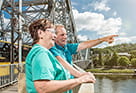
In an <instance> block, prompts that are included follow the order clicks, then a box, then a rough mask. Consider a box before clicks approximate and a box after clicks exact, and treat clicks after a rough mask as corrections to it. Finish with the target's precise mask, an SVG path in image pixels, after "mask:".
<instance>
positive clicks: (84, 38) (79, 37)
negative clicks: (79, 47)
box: [77, 35, 88, 41]
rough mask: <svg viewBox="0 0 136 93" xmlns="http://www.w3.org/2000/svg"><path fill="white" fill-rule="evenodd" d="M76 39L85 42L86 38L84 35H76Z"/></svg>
mask: <svg viewBox="0 0 136 93" xmlns="http://www.w3.org/2000/svg"><path fill="white" fill-rule="evenodd" d="M77 38H78V39H79V40H80V41H86V40H87V39H88V37H87V36H85V35H78V36H77Z"/></svg>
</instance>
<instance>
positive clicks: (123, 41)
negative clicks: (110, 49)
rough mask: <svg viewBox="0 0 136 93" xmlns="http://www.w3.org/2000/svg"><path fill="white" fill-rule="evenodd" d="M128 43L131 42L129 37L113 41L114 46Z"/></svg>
mask: <svg viewBox="0 0 136 93" xmlns="http://www.w3.org/2000/svg"><path fill="white" fill-rule="evenodd" d="M130 42H132V40H131V39H130V38H129V37H118V38H117V39H116V40H115V43H116V44H122V43H130Z"/></svg>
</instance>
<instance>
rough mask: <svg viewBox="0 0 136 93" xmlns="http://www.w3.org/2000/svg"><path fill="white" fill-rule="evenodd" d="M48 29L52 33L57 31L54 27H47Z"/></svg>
mask: <svg viewBox="0 0 136 93" xmlns="http://www.w3.org/2000/svg"><path fill="white" fill-rule="evenodd" d="M46 31H49V32H51V33H55V32H56V31H55V29H53V28H47V29H46Z"/></svg>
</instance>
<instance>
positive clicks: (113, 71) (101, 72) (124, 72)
mask: <svg viewBox="0 0 136 93" xmlns="http://www.w3.org/2000/svg"><path fill="white" fill-rule="evenodd" d="M86 71H87V72H92V73H94V74H95V75H136V72H135V69H87V70H86Z"/></svg>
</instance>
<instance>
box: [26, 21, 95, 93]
mask: <svg viewBox="0 0 136 93" xmlns="http://www.w3.org/2000/svg"><path fill="white" fill-rule="evenodd" d="M29 31H30V34H31V36H32V38H33V47H32V49H31V50H30V52H29V53H28V55H27V58H26V87H27V92H28V93H69V91H68V90H69V89H72V88H74V87H76V86H77V85H79V84H81V83H85V82H93V83H94V82H95V80H93V79H92V77H91V75H89V74H85V75H82V76H81V77H79V78H75V79H69V80H68V76H69V73H68V72H67V70H66V69H65V68H64V67H63V66H62V65H61V64H60V63H59V62H58V61H57V60H56V58H55V57H54V56H53V55H52V54H51V52H50V51H49V50H48V49H50V48H51V47H52V46H54V40H55V36H56V35H55V30H54V25H53V24H52V23H51V22H50V21H49V20H46V19H39V20H36V21H34V22H33V23H32V24H30V26H29Z"/></svg>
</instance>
